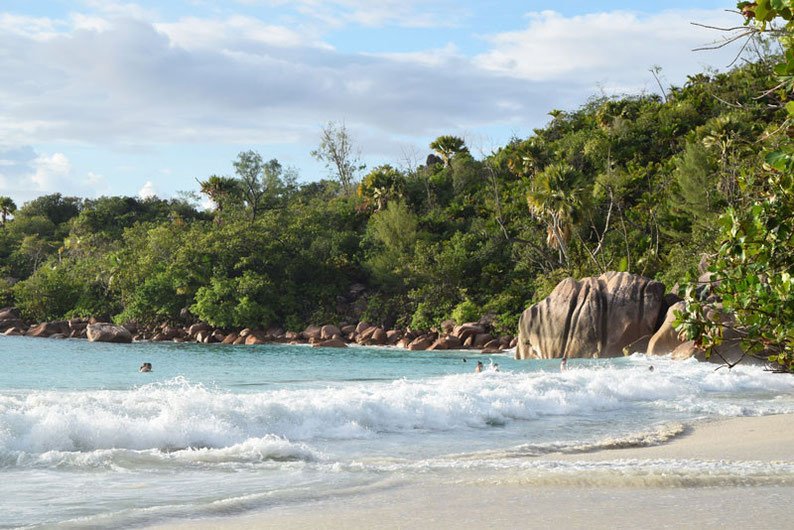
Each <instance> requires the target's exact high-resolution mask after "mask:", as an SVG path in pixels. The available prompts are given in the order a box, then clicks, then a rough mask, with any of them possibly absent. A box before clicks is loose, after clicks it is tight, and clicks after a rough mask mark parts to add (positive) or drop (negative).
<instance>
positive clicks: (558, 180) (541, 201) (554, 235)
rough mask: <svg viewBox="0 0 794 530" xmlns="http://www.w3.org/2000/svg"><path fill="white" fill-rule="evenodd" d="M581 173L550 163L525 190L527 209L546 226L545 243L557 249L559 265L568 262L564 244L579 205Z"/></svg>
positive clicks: (568, 167) (569, 235) (565, 244)
mask: <svg viewBox="0 0 794 530" xmlns="http://www.w3.org/2000/svg"><path fill="white" fill-rule="evenodd" d="M580 180H581V173H579V172H578V171H576V170H575V169H574V168H573V167H571V166H569V165H567V164H563V163H554V164H550V165H549V166H548V167H546V169H544V170H543V171H542V172H541V173H539V174H538V175H536V176H535V178H534V179H533V180H532V184H531V185H530V189H529V192H528V193H527V205H528V206H529V211H530V212H531V213H532V215H533V216H535V217H536V218H537V219H539V220H540V221H542V222H543V223H544V224H545V225H546V229H547V233H548V235H547V239H546V243H547V244H548V245H549V246H550V247H552V248H555V249H557V251H558V252H559V255H560V264H568V261H569V260H568V243H569V242H570V240H571V235H572V226H573V224H574V222H575V220H576V216H577V213H578V212H577V209H578V208H579V206H580V205H581V195H582V193H581V191H582V189H581V185H580Z"/></svg>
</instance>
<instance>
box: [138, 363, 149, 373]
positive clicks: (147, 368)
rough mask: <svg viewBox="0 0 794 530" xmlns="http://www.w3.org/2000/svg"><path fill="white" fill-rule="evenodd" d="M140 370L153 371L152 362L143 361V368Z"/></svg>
mask: <svg viewBox="0 0 794 530" xmlns="http://www.w3.org/2000/svg"><path fill="white" fill-rule="evenodd" d="M138 371H139V372H151V371H152V363H143V364H142V365H141V369H140V370H138Z"/></svg>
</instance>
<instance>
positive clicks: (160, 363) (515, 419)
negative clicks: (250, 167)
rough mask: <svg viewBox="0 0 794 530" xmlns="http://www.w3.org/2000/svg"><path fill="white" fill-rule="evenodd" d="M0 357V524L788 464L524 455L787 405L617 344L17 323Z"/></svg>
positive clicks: (688, 480) (661, 481) (725, 377)
mask: <svg viewBox="0 0 794 530" xmlns="http://www.w3.org/2000/svg"><path fill="white" fill-rule="evenodd" d="M478 360H482V361H483V363H484V365H485V367H486V369H485V371H484V372H483V373H480V374H476V373H474V368H475V366H476V362H477V361H478ZM464 361H465V362H464ZM143 362H150V363H152V365H153V371H152V372H150V373H140V372H138V368H139V367H140V365H141V364H142V363H143ZM0 363H1V364H0V366H2V369H0V527H3V528H8V527H20V526H25V527H33V528H35V527H40V526H42V527H43V526H46V527H60V528H77V527H86V526H97V527H129V526H147V525H156V524H161V523H167V522H173V521H183V520H186V519H192V518H198V519H201V518H209V517H218V516H226V515H239V514H245V513H250V512H254V511H257V510H266V509H268V508H272V507H283V506H296V505H302V504H308V503H313V502H316V501H328V500H329V499H330V500H332V499H335V498H345V499H350V498H353V499H355V498H359V497H360V498H365V496H367V495H371V494H373V493H377V492H383V491H388V489H389V488H392V487H395V486H397V485H404V484H406V483H414V482H415V483H428V482H432V481H434V480H442V481H444V480H446V481H454V480H455V479H456V477H459V476H463V475H465V476H467V477H477V476H488V477H492V476H503V477H505V479H506V483H509V478H510V477H512V478H513V479H515V480H516V481H517V482H520V483H521V484H522V487H528V488H532V487H539V488H540V487H543V485H544V484H561V483H565V484H578V485H584V486H586V485H588V484H589V483H599V484H604V483H609V481H610V480H613V481H615V483H617V482H618V481H619V482H620V484H626V483H628V484H631V483H632V481H636V483H637V484H654V485H656V486H658V485H662V486H665V487H679V486H682V485H688V486H691V485H699V484H702V485H704V486H712V485H713V486H720V485H753V484H759V485H764V486H768V485H770V484H771V485H774V484H776V483H785V484H791V483H792V479H793V478H794V466H792V465H789V464H781V465H774V466H772V465H769V464H764V463H760V462H742V463H732V462H722V463H720V462H699V461H665V462H646V463H637V462H626V463H620V462H618V463H611V464H609V465H608V466H607V465H605V464H599V463H597V462H596V463H594V462H584V461H583V462H581V463H577V462H576V461H575V460H574V461H570V460H567V461H565V462H557V463H555V462H554V461H553V460H548V459H543V460H541V459H538V458H537V457H538V456H540V455H549V454H556V453H564V454H577V453H584V452H589V451H593V450H597V449H603V448H611V447H631V446H643V445H653V444H660V443H664V442H665V441H668V440H670V439H672V438H673V437H675V436H679V435H681V433H682V432H684V430H685V428H686V427H685V426H686V424H687V423H688V422H691V421H693V420H697V419H710V418H722V417H734V416H758V415H767V414H778V413H793V412H794V378H791V377H787V376H781V375H779V374H772V373H768V372H764V371H763V370H762V368H760V367H736V368H734V369H733V370H730V371H729V370H727V369H724V368H723V369H716V368H717V367H716V365H714V364H709V363H698V362H696V361H694V360H692V361H684V362H680V361H679V362H676V361H670V360H668V359H665V358H650V357H646V356H644V355H633V356H630V357H625V358H618V359H603V360H598V359H596V360H579V359H574V360H571V361H569V363H568V369H567V370H566V371H565V372H560V369H559V361H553V360H529V361H516V360H514V359H512V357H511V355H510V354H506V355H480V354H478V353H476V352H467V351H454V352H452V351H441V352H436V351H433V352H410V351H406V350H402V349H395V348H368V347H351V348H347V349H324V348H311V347H307V346H294V345H280V344H274V345H262V346H225V345H218V344H211V345H204V344H189V343H183V344H174V343H136V344H124V345H121V344H101V343H89V342H86V341H78V340H50V339H34V338H26V337H0ZM497 363H498V365H499V370H498V371H496V370H494V365H495V364H497ZM651 366H652V367H653V370H652V371H651V370H650V369H649V368H650V367H651ZM610 477H611V478H610Z"/></svg>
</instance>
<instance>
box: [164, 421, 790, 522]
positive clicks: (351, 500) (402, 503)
mask: <svg viewBox="0 0 794 530" xmlns="http://www.w3.org/2000/svg"><path fill="white" fill-rule="evenodd" d="M792 447H794V415H781V416H765V417H760V418H734V419H728V420H722V421H715V422H710V423H701V424H696V425H693V426H688V427H687V428H686V429H685V430H684V432H683V433H682V434H681V435H679V436H678V437H676V438H674V439H673V440H671V441H669V442H668V443H665V444H663V445H658V446H652V447H634V448H626V449H610V450H600V451H594V452H588V453H579V454H559V453H557V454H554V453H552V454H548V455H545V456H543V457H536V458H529V459H528V460H531V461H533V462H538V463H540V464H544V465H548V466H550V467H554V466H562V467H563V468H565V466H574V467H573V468H572V469H574V471H572V472H570V473H563V474H562V475H551V476H550V477H545V478H543V479H542V480H540V479H538V478H537V476H536V475H533V474H527V473H525V472H514V471H508V472H505V473H502V472H496V471H489V472H488V473H486V474H483V473H482V472H477V473H467V472H461V473H459V474H455V475H454V477H453V478H449V477H447V478H446V479H444V480H438V479H428V480H425V479H424V477H422V476H418V477H407V478H405V479H404V480H401V479H397V480H395V481H394V483H393V484H392V485H391V486H389V487H386V488H382V489H380V490H377V491H375V492H371V493H367V494H363V495H351V496H348V497H340V498H337V499H333V500H324V501H321V502H317V503H314V504H311V505H305V504H301V505H292V506H279V507H276V508H271V509H268V510H265V511H261V512H257V513H253V514H247V515H242V516H233V517H223V518H215V519H201V520H197V521H186V522H180V523H176V524H172V525H165V526H160V527H158V528H169V529H187V528H198V529H205V528H245V529H254V528H288V529H290V528H328V529H332V528H640V527H642V528H698V529H702V528H722V527H726V526H727V527H729V528H739V527H742V528H765V529H767V528H786V527H790V524H791V521H790V502H791V499H792V498H794V473H790V472H784V473H780V474H778V473H776V472H775V469H777V468H778V467H780V468H783V467H787V466H789V465H791V464H794V453H792V449H791V448H792ZM680 461H687V462H688V464H687V465H689V466H691V467H692V468H693V469H694V470H695V471H685V472H672V473H671V472H668V471H665V469H667V468H665V464H666V463H670V462H680ZM575 466H584V467H583V468H580V467H575ZM588 466H590V467H588ZM710 466H711V467H710ZM753 466H755V467H753ZM683 467H684V469H685V470H686V465H685V466H683ZM615 468H617V469H618V470H619V472H615V471H614V469H615ZM745 468H749V469H755V468H760V469H763V470H766V471H763V472H762V473H761V474H760V475H759V474H755V475H753V473H752V472H750V473H749V475H747V474H744V472H743V471H742V470H743V469H745ZM577 469H584V470H583V471H576V470H577ZM659 469H661V471H659ZM674 469H678V468H674ZM734 469H735V470H734ZM627 470H628V472H627ZM726 470H727V471H726ZM677 474H678V475H680V476H676V475H677ZM671 475H672V476H671Z"/></svg>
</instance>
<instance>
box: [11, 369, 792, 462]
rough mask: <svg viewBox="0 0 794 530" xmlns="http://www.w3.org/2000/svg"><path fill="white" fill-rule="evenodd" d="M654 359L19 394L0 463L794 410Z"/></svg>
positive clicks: (293, 451) (272, 454)
mask: <svg viewBox="0 0 794 530" xmlns="http://www.w3.org/2000/svg"><path fill="white" fill-rule="evenodd" d="M654 362H655V364H656V365H657V369H656V370H655V371H654V372H649V371H648V369H647V364H648V361H647V360H646V359H644V358H636V359H633V360H632V361H630V364H629V366H628V367H620V368H618V367H614V366H608V365H607V366H602V367H589V368H578V367H576V366H575V363H573V364H574V367H573V368H572V369H570V370H568V371H566V372H564V373H558V372H542V371H541V372H528V373H509V372H501V373H497V372H486V373H482V374H459V375H449V376H443V377H434V378H428V379H418V380H408V379H402V380H396V381H393V382H388V383H384V382H377V383H376V382H367V383H350V384H346V385H342V386H333V387H327V388H319V389H317V388H315V389H282V390H275V391H268V392H259V393H248V394H245V393H232V392H228V391H224V390H219V389H214V388H209V387H205V386H203V385H199V384H191V383H190V382H188V381H186V380H185V379H183V378H176V379H173V380H171V381H168V382H166V383H157V384H149V385H144V386H141V387H137V388H134V389H130V390H101V391H95V390H92V391H84V392H49V391H31V392H27V393H25V392H16V393H12V394H5V395H0V462H4V463H5V465H8V464H9V463H10V461H11V460H13V461H17V460H18V459H19V458H22V457H20V455H22V454H36V455H44V454H46V453H49V452H55V453H58V452H91V451H103V450H119V449H123V450H130V451H152V450H154V451H159V452H162V453H173V452H174V451H184V450H190V451H192V453H185V454H190V455H192V456H191V457H192V458H197V459H202V458H204V459H209V460H212V459H220V460H223V459H234V458H238V457H239V458H244V459H246V458H254V459H256V458H259V459H268V458H271V459H276V460H278V459H282V460H289V459H293V458H294V459H299V460H311V459H316V458H318V455H317V454H316V453H314V452H313V451H312V450H311V449H309V447H308V446H306V445H303V444H304V443H308V442H312V441H314V440H347V439H369V438H377V437H378V436H381V435H383V434H385V433H411V432H435V431H439V432H450V431H451V432H456V431H464V430H466V429H488V428H492V427H494V426H497V427H498V426H503V425H506V424H509V423H511V422H519V421H532V420H535V419H538V418H542V417H548V416H566V415H579V416H587V415H596V414H599V413H601V412H603V411H613V410H620V409H625V408H632V407H638V406H651V407H662V408H664V407H667V408H670V409H671V410H679V411H680V410H684V411H690V412H692V413H698V414H700V413H702V414H707V415H760V414H771V413H781V412H792V411H794V402H792V401H791V400H785V399H772V398H774V396H775V395H778V394H781V393H790V392H791V390H794V381H790V378H783V377H779V376H775V375H770V374H765V373H764V372H762V371H761V370H760V369H757V368H741V369H734V370H732V371H727V370H723V371H718V372H715V371H714V367H713V366H712V365H707V364H700V365H698V364H691V363H673V362H665V361H663V360H655V361H654ZM730 396H736V397H737V399H738V400H739V401H740V403H741V404H740V405H735V404H733V403H734V401H736V400H734V399H729V397H730ZM753 396H756V397H755V398H754V397H753ZM219 450H221V451H220V452H219ZM212 451H214V452H212ZM239 455H243V456H239Z"/></svg>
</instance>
